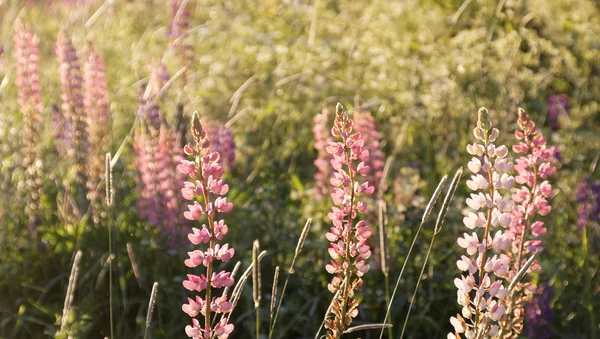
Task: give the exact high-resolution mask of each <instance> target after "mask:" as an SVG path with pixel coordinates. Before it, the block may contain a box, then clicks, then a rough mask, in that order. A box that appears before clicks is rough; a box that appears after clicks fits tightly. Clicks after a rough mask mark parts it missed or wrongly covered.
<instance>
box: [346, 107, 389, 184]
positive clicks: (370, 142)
mask: <svg viewBox="0 0 600 339" xmlns="http://www.w3.org/2000/svg"><path fill="white" fill-rule="evenodd" d="M354 122H355V128H356V131H357V132H359V133H360V134H361V135H362V138H363V140H364V142H365V146H364V147H365V149H366V150H368V151H369V157H368V158H367V159H366V160H365V165H367V166H368V167H369V168H371V171H370V172H369V174H368V175H367V176H366V177H365V180H367V181H368V182H369V183H371V185H373V187H375V192H376V193H378V192H377V191H378V189H379V183H380V181H381V177H382V176H383V167H384V165H385V154H384V153H383V151H382V150H381V135H380V134H379V132H378V131H377V127H376V126H375V118H373V116H372V115H371V112H370V111H366V110H362V111H361V110H360V109H359V108H357V109H356V111H354ZM379 193H383V192H379Z"/></svg>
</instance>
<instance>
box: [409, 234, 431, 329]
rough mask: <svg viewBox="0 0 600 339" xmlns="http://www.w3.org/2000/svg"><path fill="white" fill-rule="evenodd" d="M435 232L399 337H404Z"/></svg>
mask: <svg viewBox="0 0 600 339" xmlns="http://www.w3.org/2000/svg"><path fill="white" fill-rule="evenodd" d="M435 235H436V233H435V232H434V233H433V236H432V237H431V242H430V243H429V248H428V249H427V255H426V256H425V261H424V262H423V267H422V268H421V273H420V274H419V279H417V284H416V286H415V290H414V292H413V295H412V298H411V300H410V305H408V311H407V312H406V318H405V319H404V325H403V326H402V333H401V334H400V339H402V338H404V331H405V330H406V324H408V317H410V310H411V309H412V306H413V303H414V302H415V297H416V296H417V291H418V290H419V284H420V283H421V278H423V273H424V272H425V267H426V266H427V261H428V260H429V255H430V254H431V249H432V248H433V242H434V240H435Z"/></svg>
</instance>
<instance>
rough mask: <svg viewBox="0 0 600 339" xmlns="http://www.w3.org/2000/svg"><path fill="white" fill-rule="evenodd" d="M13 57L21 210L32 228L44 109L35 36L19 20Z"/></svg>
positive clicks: (39, 183) (37, 196)
mask: <svg viewBox="0 0 600 339" xmlns="http://www.w3.org/2000/svg"><path fill="white" fill-rule="evenodd" d="M13 40H14V43H15V58H16V69H17V75H16V83H17V89H18V95H19V99H18V102H19V106H20V108H21V112H22V113H23V125H24V126H23V143H24V149H23V155H24V158H23V168H24V170H25V171H24V173H25V185H26V188H27V204H26V205H25V213H26V214H27V216H28V218H29V227H30V229H31V230H34V229H35V228H36V227H37V225H38V222H39V220H38V219H39V217H38V214H39V210H40V195H41V193H42V186H43V180H42V175H41V171H42V166H43V164H42V160H41V159H40V155H39V152H38V151H37V145H38V143H39V140H40V133H39V130H38V129H39V126H40V123H41V120H42V114H43V111H44V107H43V103H42V93H41V90H40V76H39V63H40V51H39V47H38V44H39V42H38V38H37V37H36V36H35V35H34V34H33V32H32V31H31V29H30V28H29V27H28V26H27V25H26V24H25V23H22V22H19V23H17V25H16V27H15V35H14V38H13Z"/></svg>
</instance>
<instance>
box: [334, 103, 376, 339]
mask: <svg viewBox="0 0 600 339" xmlns="http://www.w3.org/2000/svg"><path fill="white" fill-rule="evenodd" d="M353 125H354V122H353V121H352V119H350V118H349V117H348V114H347V113H346V112H345V111H344V110H343V107H342V105H341V104H339V103H338V105H337V107H336V116H335V122H334V126H333V128H332V129H331V134H332V135H333V136H334V137H337V138H339V139H341V141H340V142H330V143H329V145H328V146H327V152H328V153H329V154H331V155H332V156H333V159H332V160H331V166H332V167H333V169H334V170H335V172H334V174H333V177H332V178H331V179H330V183H331V185H333V186H334V188H333V193H331V197H332V199H333V203H334V204H335V205H336V206H335V207H333V208H332V212H331V213H329V215H328V216H329V218H330V219H331V221H332V223H333V227H332V228H331V231H330V232H328V233H327V234H326V238H327V240H329V241H330V242H331V247H330V248H329V255H330V256H331V258H332V260H331V262H330V264H328V265H327V266H326V269H327V272H329V273H330V274H333V275H334V277H333V279H332V280H331V283H330V284H329V285H328V286H327V287H328V289H329V291H330V292H331V293H336V296H335V297H334V300H333V301H332V308H331V309H332V313H333V318H327V320H326V322H325V327H326V328H327V329H328V330H329V331H328V332H327V338H339V337H340V336H341V335H342V333H343V332H344V330H345V329H346V328H348V326H349V325H350V323H351V322H352V319H353V318H355V317H356V316H357V315H358V309H357V306H358V300H357V299H356V298H354V291H355V290H356V289H359V288H361V286H362V279H361V277H362V276H363V275H364V274H365V273H367V272H368V271H369V268H370V265H369V264H367V263H366V259H368V258H369V257H370V256H371V250H370V248H369V245H367V243H366V241H367V240H368V239H369V237H371V232H370V231H369V227H368V225H367V223H366V222H365V221H364V220H360V221H358V220H356V219H358V213H365V212H366V211H367V204H366V202H365V201H364V200H363V199H360V197H361V195H363V194H365V195H371V194H373V192H374V191H375V187H373V186H372V185H370V184H369V182H366V181H365V182H363V183H359V182H358V181H357V180H358V179H359V177H364V176H366V175H367V174H368V173H369V170H370V169H369V167H368V166H366V165H365V161H366V160H367V159H368V158H369V151H367V150H365V149H364V148H363V147H364V141H363V139H362V136H361V134H360V133H358V132H356V133H353V131H352V130H353Z"/></svg>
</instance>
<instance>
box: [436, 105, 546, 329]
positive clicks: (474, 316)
mask: <svg viewBox="0 0 600 339" xmlns="http://www.w3.org/2000/svg"><path fill="white" fill-rule="evenodd" d="M518 124H519V130H517V131H516V132H515V136H516V138H517V140H518V142H517V144H516V145H514V146H513V147H512V151H513V152H514V153H515V154H523V155H522V156H521V157H520V158H518V159H517V160H516V163H515V164H513V163H512V162H511V161H510V159H509V158H510V157H509V156H508V153H509V151H508V149H507V148H506V147H505V146H496V145H494V143H493V142H494V141H495V139H496V138H497V137H498V135H499V132H498V130H497V129H495V128H492V124H491V122H490V121H489V118H488V112H487V110H486V109H485V108H482V109H480V110H479V119H478V124H477V128H475V130H474V134H475V137H476V138H477V139H478V140H479V141H480V142H481V143H479V144H473V145H468V146H467V151H468V152H469V153H470V154H472V155H474V157H473V159H472V160H471V161H470V162H469V169H470V170H471V171H472V172H473V173H474V174H473V176H472V177H471V180H469V181H467V186H468V187H469V188H470V189H472V190H482V191H485V192H480V193H477V194H475V193H474V194H471V197H470V198H469V199H467V205H469V207H471V208H472V209H474V210H475V211H476V213H475V212H470V213H469V214H468V215H467V216H466V217H465V218H464V223H465V225H466V226H467V227H468V228H470V229H476V228H484V229H485V232H484V234H483V239H482V240H481V241H480V240H479V236H478V234H477V233H476V232H473V233H472V234H470V235H469V234H467V233H465V234H464V236H463V237H462V238H459V239H458V244H459V246H460V247H462V248H464V249H466V251H467V254H468V255H469V256H474V255H477V257H476V258H475V259H473V258H470V257H467V256H462V258H461V260H459V261H458V262H457V264H458V267H459V269H460V270H461V271H465V272H467V271H468V272H469V275H468V276H462V277H461V279H455V285H456V287H457V288H458V303H459V304H460V305H461V306H463V309H462V316H461V315H458V314H457V316H456V317H452V318H451V323H452V325H453V326H454V329H455V332H454V333H450V334H448V338H459V334H464V335H465V337H466V338H478V337H480V336H481V335H485V337H490V338H518V336H519V334H520V333H521V331H522V328H523V319H524V315H525V310H524V307H525V305H526V304H527V302H528V301H529V299H530V296H531V293H532V292H533V291H534V290H535V287H534V286H533V285H532V284H531V283H529V282H520V281H521V280H518V279H522V278H521V277H518V273H519V271H520V270H521V268H522V267H524V264H525V262H526V261H527V259H526V258H525V256H526V255H528V254H530V255H533V254H535V253H536V252H538V251H539V250H540V249H541V240H539V239H538V238H537V237H540V236H542V235H544V234H545V233H546V228H545V227H544V223H543V222H542V221H535V222H534V221H533V220H532V219H533V217H534V216H535V215H541V216H545V215H547V214H548V213H549V212H550V210H551V207H550V205H549V203H548V200H547V199H548V197H549V196H550V195H551V194H552V186H551V185H550V184H549V183H548V181H547V180H546V179H547V178H548V177H550V176H552V175H553V174H554V173H556V167H554V166H553V165H552V164H551V162H553V161H554V160H555V154H556V150H555V149H554V148H553V147H547V145H546V140H545V139H544V138H543V136H542V135H541V134H538V132H537V130H536V128H535V124H534V123H533V122H532V121H531V119H530V118H529V116H528V115H527V113H526V112H525V111H524V110H523V109H519V119H518ZM513 168H514V170H515V171H516V176H515V177H514V178H513V177H512V176H510V175H509V174H508V173H507V172H510V171H511V170H512V169H513ZM490 179H491V180H490ZM515 183H516V184H517V185H519V186H518V187H515V188H513V185H514V184H515ZM511 188H512V190H511ZM508 190H511V191H510V193H512V194H511V195H505V196H502V195H501V194H502V193H501V192H505V193H507V192H508ZM488 192H489V193H488ZM481 210H483V211H481ZM491 227H495V228H500V229H499V230H497V231H496V233H495V234H494V235H493V237H492V235H491V233H492V231H491ZM488 250H492V251H493V256H492V257H491V258H490V257H489V256H488V254H487V252H488ZM540 269H541V267H540V266H539V264H538V263H537V261H533V262H532V264H531V266H529V267H528V268H527V272H539V270H540ZM477 272H479V274H478V277H477V275H476V274H475V273H477ZM508 285H511V286H512V288H513V289H512V290H510V291H509V290H507V287H508ZM472 291H475V297H474V298H471V292H472ZM486 294H487V296H486Z"/></svg>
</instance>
